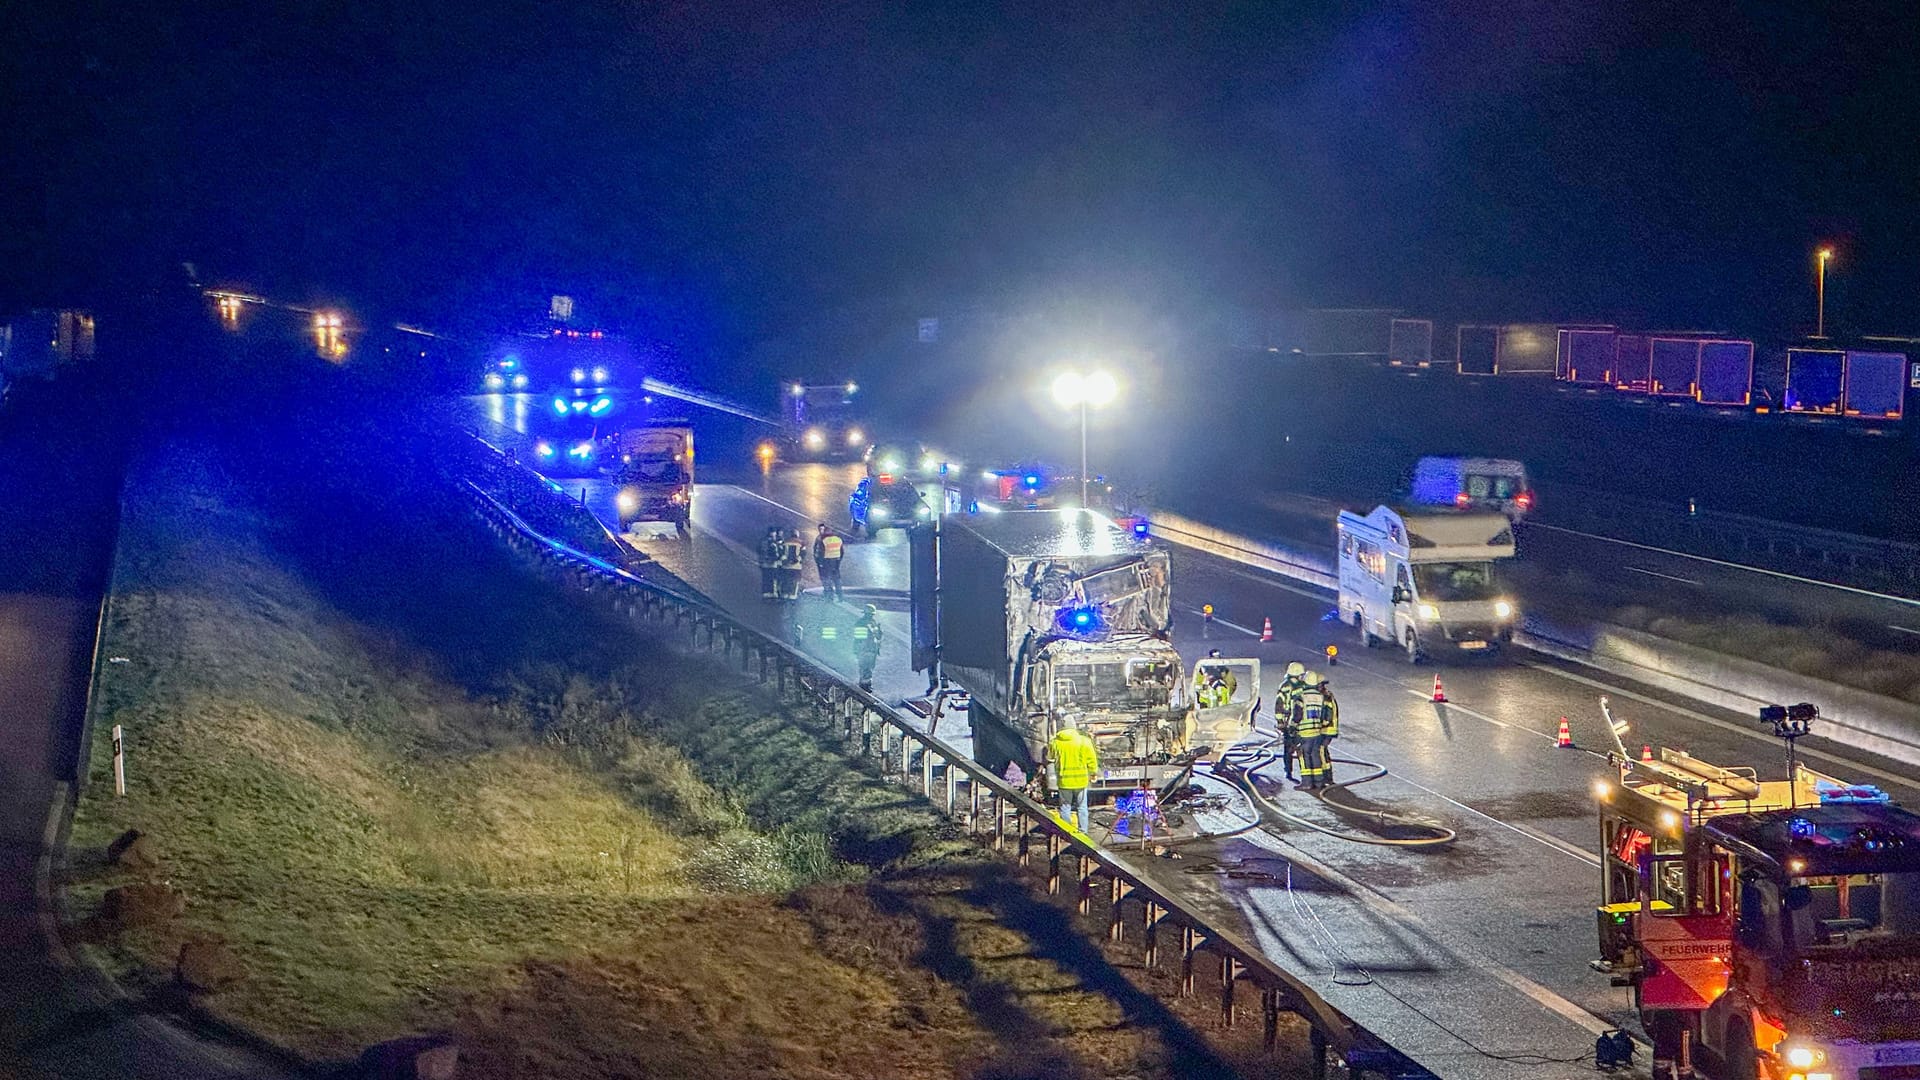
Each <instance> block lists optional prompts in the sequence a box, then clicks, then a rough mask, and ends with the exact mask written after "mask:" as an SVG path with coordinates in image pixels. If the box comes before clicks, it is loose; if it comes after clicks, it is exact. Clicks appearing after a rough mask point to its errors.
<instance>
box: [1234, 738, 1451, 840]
mask: <svg viewBox="0 0 1920 1080" xmlns="http://www.w3.org/2000/svg"><path fill="white" fill-rule="evenodd" d="M1280 760H1281V750H1280V741H1279V740H1278V739H1268V740H1266V741H1265V742H1255V743H1241V744H1240V745H1238V746H1234V747H1232V748H1231V749H1229V750H1227V751H1226V752H1225V753H1223V754H1221V755H1220V760H1219V763H1218V764H1216V765H1215V766H1214V769H1213V775H1215V776H1217V777H1219V778H1221V779H1222V780H1225V781H1226V782H1228V783H1230V784H1232V785H1233V786H1235V787H1237V788H1239V789H1240V790H1241V791H1243V792H1245V793H1246V795H1247V797H1248V798H1250V799H1252V800H1253V804H1254V805H1255V806H1257V807H1259V808H1260V809H1261V810H1262V811H1264V812H1265V813H1267V814H1269V815H1271V816H1273V817H1277V818H1280V819H1282V820H1284V821H1289V822H1292V823H1293V824H1295V825H1301V826H1304V827H1306V828H1309V829H1312V830H1314V831H1315V832H1319V833H1325V834H1326V835H1328V836H1331V837H1335V838H1336V839H1340V840H1348V841H1351V842H1353V843H1356V844H1373V845H1376V846H1379V847H1396V848H1414V849H1427V848H1438V847H1445V846H1446V845H1448V844H1451V843H1453V842H1454V840H1456V839H1458V838H1459V834H1458V833H1457V832H1455V831H1454V830H1452V829H1449V828H1447V827H1446V826H1444V825H1441V824H1440V823H1439V822H1436V821H1431V820H1428V819H1426V818H1418V817H1411V816H1408V815H1405V814H1395V813H1390V812H1388V811H1385V810H1374V809H1368V808H1366V807H1360V806H1355V805H1353V804H1351V803H1348V802H1345V801H1343V800H1341V799H1339V798H1336V797H1335V794H1336V793H1344V792H1345V791H1346V790H1347V789H1348V788H1350V787H1355V786H1358V785H1360V784H1366V783H1371V782H1372V781H1375V780H1378V779H1380V778H1381V777H1383V776H1385V775H1387V767H1386V766H1385V765H1381V764H1379V763H1378V762H1373V761H1360V760H1357V759H1355V758H1339V757H1337V758H1331V759H1330V760H1332V761H1337V762H1339V763H1340V764H1342V765H1356V766H1359V767H1361V768H1363V769H1366V770H1370V771H1368V772H1365V773H1363V774H1362V775H1360V776H1356V777H1354V778H1353V779H1351V780H1340V781H1336V782H1335V783H1333V784H1332V785H1330V786H1328V787H1325V788H1321V789H1317V790H1315V791H1314V792H1313V796H1314V798H1316V799H1319V800H1320V802H1321V803H1322V804H1323V805H1325V806H1326V807H1328V808H1329V809H1331V810H1333V811H1334V812H1335V813H1337V814H1340V815H1341V816H1343V817H1347V818H1357V819H1360V820H1362V821H1365V822H1367V823H1369V824H1370V825H1371V826H1372V827H1373V828H1376V829H1383V830H1384V829H1392V830H1402V831H1414V832H1425V833H1427V834H1428V835H1425V836H1402V837H1391V836H1380V835H1377V834H1372V833H1356V832H1348V831H1346V830H1342V829H1332V828H1328V827H1327V826H1325V825H1322V824H1320V823H1319V822H1317V821H1311V820H1308V819H1307V818H1303V817H1301V816H1299V815H1298V814H1293V813H1289V812H1288V811H1286V810H1284V809H1282V808H1281V807H1280V805H1279V804H1277V803H1275V802H1274V801H1273V800H1272V799H1269V798H1267V797H1266V796H1265V795H1262V794H1261V793H1260V789H1259V786H1258V785H1257V784H1256V783H1255V782H1254V779H1255V776H1256V775H1257V774H1258V773H1259V772H1260V771H1261V770H1262V769H1265V768H1266V767H1267V766H1269V765H1273V764H1275V763H1277V762H1279V761H1280Z"/></svg>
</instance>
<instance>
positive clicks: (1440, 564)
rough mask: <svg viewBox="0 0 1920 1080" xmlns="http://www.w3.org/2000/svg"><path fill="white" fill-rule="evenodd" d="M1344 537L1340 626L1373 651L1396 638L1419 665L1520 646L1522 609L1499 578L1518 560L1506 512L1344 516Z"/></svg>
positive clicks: (1384, 511) (1389, 511)
mask: <svg viewBox="0 0 1920 1080" xmlns="http://www.w3.org/2000/svg"><path fill="white" fill-rule="evenodd" d="M1337 539H1338V547H1339V555H1340V599H1339V605H1340V621H1342V622H1344V623H1346V624H1347V625H1348V626H1351V627H1353V628H1354V629H1356V630H1358V631H1359V633H1360V635H1361V638H1362V640H1364V641H1365V642H1366V643H1367V644H1368V645H1377V644H1379V643H1380V642H1381V641H1391V642H1393V643H1394V644H1395V645H1398V646H1400V647H1401V648H1404V649H1406V650H1407V657H1408V658H1409V659H1410V660H1412V661H1413V662H1414V663H1416V664H1417V663H1420V662H1421V661H1423V660H1425V659H1427V657H1428V656H1430V655H1432V654H1433V653H1434V652H1436V651H1438V650H1440V649H1442V648H1452V649H1460V650H1463V651H1466V652H1476V653H1491V652H1495V651H1498V650H1499V648H1500V646H1502V645H1504V644H1506V643H1507V642H1509V641H1512V640H1513V627H1514V624H1515V623H1516V622H1517V621H1518V620H1519V607H1518V605H1516V604H1515V603H1514V602H1513V599H1512V598H1511V597H1510V596H1509V595H1508V594H1507V592H1506V590H1505V589H1504V588H1502V586H1501V582H1500V578H1499V575H1498V574H1497V572H1496V567H1497V565H1498V562H1499V560H1501V559H1510V558H1512V557H1513V525H1512V523H1511V522H1509V521H1508V520H1507V519H1506V517H1505V516H1503V515H1501V514H1475V513H1458V512H1448V511H1444V510H1430V509H1427V508H1424V507H1420V508H1409V509H1406V510H1398V509H1395V508H1393V507H1390V506H1381V507H1376V508H1375V509H1374V510H1373V512H1372V513H1370V514H1366V515H1364V516H1363V515H1360V514H1356V513H1353V512H1352V511H1342V512H1341V514H1340V522H1339V527H1338V537H1337Z"/></svg>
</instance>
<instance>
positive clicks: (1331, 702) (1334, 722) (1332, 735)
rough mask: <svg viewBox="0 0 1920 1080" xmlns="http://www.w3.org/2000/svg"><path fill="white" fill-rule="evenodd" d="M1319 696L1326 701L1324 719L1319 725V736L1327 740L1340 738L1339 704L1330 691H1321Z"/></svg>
mask: <svg viewBox="0 0 1920 1080" xmlns="http://www.w3.org/2000/svg"><path fill="white" fill-rule="evenodd" d="M1320 696H1321V697H1322V698H1324V699H1326V703H1327V704H1326V710H1327V711H1326V719H1325V720H1324V721H1323V722H1322V724H1321V731H1320V734H1322V735H1325V736H1326V737H1327V738H1329V739H1337V738H1339V737H1340V702H1338V701H1336V700H1335V699H1334V696H1333V691H1331V690H1325V689H1323V690H1321V691H1320Z"/></svg>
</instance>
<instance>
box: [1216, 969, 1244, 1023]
mask: <svg viewBox="0 0 1920 1080" xmlns="http://www.w3.org/2000/svg"><path fill="white" fill-rule="evenodd" d="M1239 968H1240V962H1239V961H1238V960H1235V959H1234V958H1233V957H1231V956H1222V957H1221V958H1220V1017H1221V1019H1222V1020H1223V1021H1225V1023H1226V1027H1227V1030H1229V1031H1231V1030H1233V1021H1234V1017H1235V1016H1236V1015H1238V1013H1239V1010H1238V1009H1237V1008H1235V1006H1234V1001H1233V984H1234V982H1235V981H1236V980H1238V979H1239V978H1240V971H1239Z"/></svg>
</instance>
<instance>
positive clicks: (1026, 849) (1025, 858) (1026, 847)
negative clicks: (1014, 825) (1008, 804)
mask: <svg viewBox="0 0 1920 1080" xmlns="http://www.w3.org/2000/svg"><path fill="white" fill-rule="evenodd" d="M1013 820H1014V821H1016V822H1018V823H1019V825H1020V868H1021V869H1023V870H1024V869H1026V868H1027V867H1030V866H1032V865H1033V830H1032V829H1030V828H1028V827H1027V818H1026V811H1025V810H1022V809H1021V808H1020V807H1019V806H1018V805H1016V806H1015V807H1014V808H1013Z"/></svg>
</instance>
